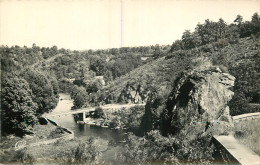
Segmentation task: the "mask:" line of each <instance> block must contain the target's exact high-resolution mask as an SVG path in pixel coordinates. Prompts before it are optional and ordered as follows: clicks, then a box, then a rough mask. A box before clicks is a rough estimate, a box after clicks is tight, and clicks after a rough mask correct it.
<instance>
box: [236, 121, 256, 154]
mask: <svg viewBox="0 0 260 165" xmlns="http://www.w3.org/2000/svg"><path fill="white" fill-rule="evenodd" d="M259 120H260V119H259V118H258V119H254V118H251V119H247V120H242V121H235V122H234V125H235V135H234V136H235V138H236V139H238V141H239V142H241V143H242V144H243V145H245V146H246V147H248V148H250V149H251V150H253V151H254V152H255V153H256V154H258V155H260V140H259V136H260V121H259Z"/></svg>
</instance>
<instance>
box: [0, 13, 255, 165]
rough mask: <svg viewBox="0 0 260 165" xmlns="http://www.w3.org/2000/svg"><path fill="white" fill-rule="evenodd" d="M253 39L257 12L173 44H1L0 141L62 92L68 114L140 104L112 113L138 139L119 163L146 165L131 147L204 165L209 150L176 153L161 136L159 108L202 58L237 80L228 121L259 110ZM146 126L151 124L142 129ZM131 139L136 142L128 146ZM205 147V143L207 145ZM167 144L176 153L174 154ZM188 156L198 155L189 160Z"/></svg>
mask: <svg viewBox="0 0 260 165" xmlns="http://www.w3.org/2000/svg"><path fill="white" fill-rule="evenodd" d="M259 37H260V17H259V14H258V13H255V14H254V15H253V16H252V19H251V21H243V17H242V16H240V15H238V16H237V17H236V18H235V20H234V23H232V24H227V23H226V22H225V21H224V20H223V19H219V20H218V21H217V22H214V21H210V20H205V22H204V23H202V24H200V23H199V24H197V26H196V27H195V29H194V30H193V31H190V30H186V31H185V32H184V33H183V35H182V38H181V39H180V40H176V41H174V42H173V44H172V45H163V46H160V45H154V46H140V47H122V48H112V49H104V50H86V51H76V50H74V51H72V50H68V49H64V48H61V49H58V48H57V46H53V47H51V48H45V47H42V48H41V47H39V46H37V45H36V44H33V45H32V47H26V46H24V47H20V46H12V47H8V46H1V47H0V54H1V77H2V79H1V109H2V113H1V117H2V120H1V132H2V135H8V134H16V135H18V136H23V135H24V134H29V133H30V128H31V127H33V125H34V124H35V123H36V121H37V118H38V117H40V116H41V115H42V114H44V113H47V112H49V111H51V110H52V109H53V108H55V106H56V105H57V103H58V100H59V98H58V97H59V96H58V94H59V93H60V92H66V93H70V95H71V97H72V99H73V100H74V107H73V108H74V109H77V108H81V107H88V106H98V105H103V104H109V103H146V107H145V108H140V107H139V108H137V109H133V114H135V115H136V116H138V117H137V118H133V115H132V116H131V115H128V116H125V115H124V114H118V115H122V117H124V118H125V119H127V118H133V119H132V120H131V121H132V122H133V120H136V123H135V124H131V123H130V126H131V125H134V126H133V127H132V129H133V132H134V133H135V134H136V135H138V136H136V135H134V134H131V135H130V136H129V139H128V141H129V145H128V146H127V147H126V150H125V152H124V153H121V155H120V156H121V158H122V161H127V160H130V159H131V160H133V161H134V160H136V161H137V162H138V161H146V157H145V156H144V155H142V153H140V155H138V153H135V154H133V153H134V152H135V149H137V148H138V149H140V148H143V150H144V151H146V152H151V153H154V154H153V158H152V159H153V160H156V159H166V158H167V159H171V160H175V159H177V158H178V159H184V157H185V156H186V157H185V159H189V160H198V159H200V160H207V159H208V158H209V157H210V156H211V153H212V152H211V151H210V149H211V148H210V149H205V148H202V146H200V144H199V143H196V144H194V145H193V146H192V145H190V146H189V147H188V148H187V147H183V148H182V149H180V148H181V145H183V143H181V141H182V140H181V139H180V135H178V136H177V137H172V135H169V136H162V135H161V134H160V129H159V126H158V125H160V122H161V121H160V113H161V111H162V109H161V108H162V106H163V105H164V104H165V102H166V101H167V99H168V97H169V95H170V92H171V91H172V89H173V86H174V85H175V84H174V83H175V80H176V79H177V78H178V77H179V76H180V75H181V73H182V72H184V71H189V70H192V69H194V68H195V67H196V66H197V65H199V64H200V63H203V62H205V59H207V60H208V61H210V62H211V63H212V64H213V65H215V66H218V67H219V68H220V69H221V70H222V72H227V73H230V74H231V75H233V76H234V77H235V78H236V80H235V86H234V88H233V89H232V90H233V91H234V93H235V95H234V97H233V99H232V100H231V101H230V103H229V105H230V113H231V115H239V114H243V113H250V112H259V111H260V109H259V106H258V104H259V103H260V66H259V63H260V49H259V46H260V39H259ZM148 105H149V106H148ZM140 114H141V115H140ZM147 121H151V122H153V121H155V122H154V123H150V125H149V126H147ZM128 124H129V123H128ZM140 139H143V140H140ZM137 140H138V141H140V143H132V142H133V141H137ZM199 140H201V141H203V140H205V139H199ZM187 141H188V140H187ZM205 142H206V143H208V141H207V139H206V140H205ZM189 143H191V142H190V141H189ZM147 146H153V147H149V148H147ZM171 146H175V148H179V151H178V153H175V150H174V149H173V148H172V147H171ZM202 151H205V152H204V154H201V153H202ZM190 152H195V153H197V152H200V153H197V154H195V156H194V155H193V156H194V157H189V154H188V153H190ZM159 153H160V154H159ZM173 153H174V156H172V154H173ZM205 153H206V154H205ZM158 154H159V155H158ZM147 159H148V158H147ZM149 160H151V158H149ZM171 160H169V161H171Z"/></svg>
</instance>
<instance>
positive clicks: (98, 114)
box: [93, 107, 105, 118]
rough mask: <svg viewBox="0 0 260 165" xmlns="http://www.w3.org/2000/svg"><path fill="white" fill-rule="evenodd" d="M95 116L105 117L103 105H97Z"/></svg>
mask: <svg viewBox="0 0 260 165" xmlns="http://www.w3.org/2000/svg"><path fill="white" fill-rule="evenodd" d="M93 118H105V113H104V110H103V109H102V108H101V107H97V108H96V109H95V111H94V115H93Z"/></svg>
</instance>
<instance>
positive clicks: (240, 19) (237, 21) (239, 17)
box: [234, 15, 243, 25]
mask: <svg viewBox="0 0 260 165" xmlns="http://www.w3.org/2000/svg"><path fill="white" fill-rule="evenodd" d="M234 22H236V23H238V25H240V24H241V23H242V22H243V17H242V16H241V15H237V17H236V19H235V20H234Z"/></svg>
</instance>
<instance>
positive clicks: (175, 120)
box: [161, 66, 235, 135]
mask: <svg viewBox="0 0 260 165" xmlns="http://www.w3.org/2000/svg"><path fill="white" fill-rule="evenodd" d="M234 81H235V78H234V77H233V76H231V75H230V74H228V73H223V72H222V71H221V70H220V69H219V68H218V67H214V66H207V67H205V68H200V69H196V70H193V71H191V72H189V73H187V72H185V73H183V74H182V75H180V76H179V77H178V78H177V79H176V81H175V86H174V88H173V91H172V92H171V94H170V95H169V97H168V100H167V101H166V104H165V109H164V111H163V113H162V127H161V130H162V133H163V134H164V135H167V134H173V135H174V134H177V133H179V132H180V131H181V130H183V129H184V128H187V129H190V128H193V129H190V130H195V129H196V131H197V132H195V133H196V134H203V133H210V134H211V135H216V134H217V135H220V134H230V133H232V128H233V123H232V119H231V116H230V115H229V107H228V102H229V101H230V100H231V98H232V96H233V94H234V93H233V92H232V91H231V89H230V88H231V87H233V86H234Z"/></svg>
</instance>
